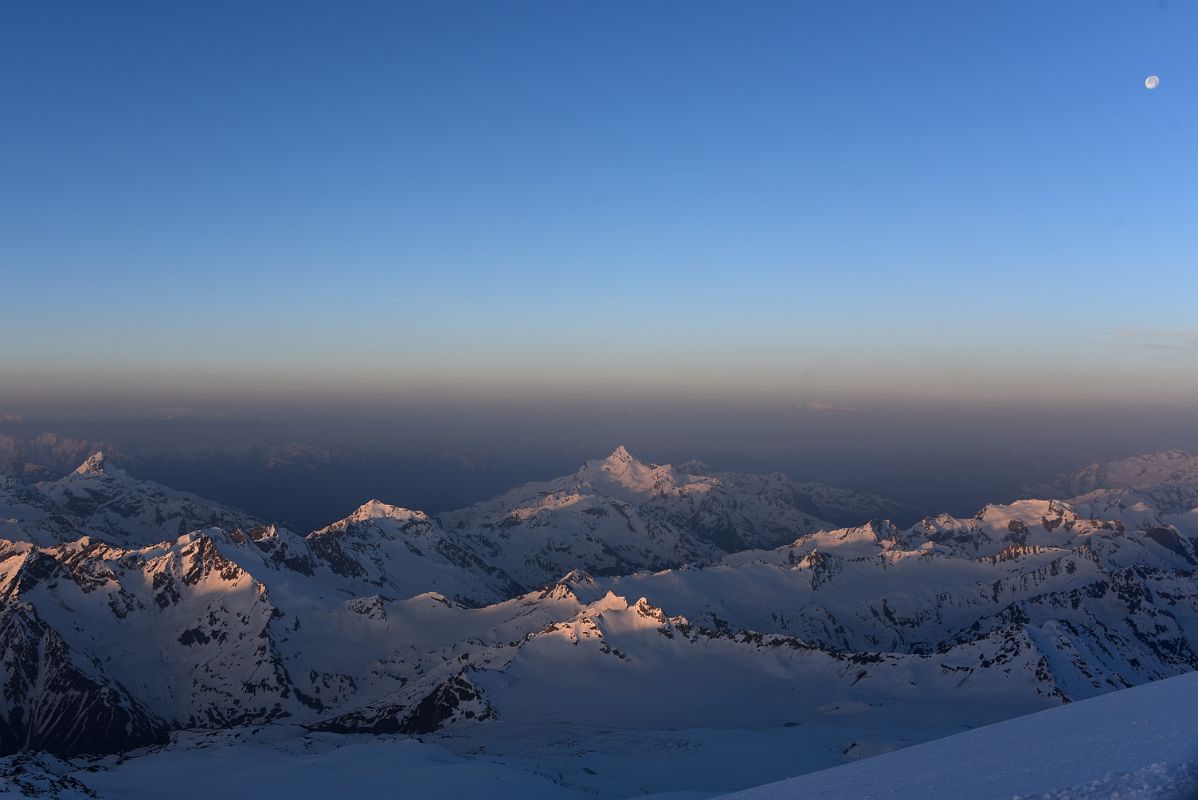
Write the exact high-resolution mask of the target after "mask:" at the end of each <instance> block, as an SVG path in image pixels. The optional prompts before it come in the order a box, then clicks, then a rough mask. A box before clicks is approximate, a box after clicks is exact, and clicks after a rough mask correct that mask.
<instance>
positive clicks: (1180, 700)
mask: <svg viewBox="0 0 1198 800" xmlns="http://www.w3.org/2000/svg"><path fill="white" fill-rule="evenodd" d="M1195 720H1198V674H1195V673H1191V674H1189V675H1183V676H1180V677H1177V678H1170V679H1168V680H1163V681H1158V682H1156V683H1151V684H1148V685H1145V686H1138V687H1136V688H1134V689H1125V690H1123V691H1119V692H1112V693H1111V694H1107V695H1104V696H1103V697H1096V698H1093V699H1090V700H1086V701H1084V702H1080V703H1074V704H1071V705H1068V706H1064V707H1061V708H1055V709H1052V710H1050V711H1042V712H1040V713H1038V714H1031V715H1028V716H1024V717H1019V718H1017V719H1013V720H1009V721H1007V722H1000V723H997V724H995V725H989V726H986V727H984V728H979V729H977V730H973V731H969V732H967V733H960V734H957V735H955V736H950V737H947V738H944V739H937V740H936V741H932V742H927V743H925V744H921V745H916V746H914V747H909V748H907V749H905V750H901V751H898V752H894V753H887V754H885V755H880V756H875V757H874V758H869V759H865V760H863V761H859V762H856V763H854V764H850V765H846V766H841V767H835V768H833V769H828V770H821V771H819V772H812V773H808V774H806V775H802V776H800V777H797V778H792V779H789V780H785V781H780V782H778V783H773V784H769V785H765V786H760V787H757V788H755V789H749V790H747V791H744V792H738V793H736V794H731V795H727V796H726V797H727V800H801V799H802V798H809V797H819V798H821V800H841V799H842V798H843V800H925V798H930V797H969V798H971V800H1012V799H1013V798H1026V799H1029V800H1030V798H1053V799H1056V798H1059V799H1060V800H1067V799H1068V800H1109V799H1110V798H1123V800H1132V799H1133V798H1135V799H1136V800H1148V799H1149V798H1152V800H1193V798H1195V797H1198V731H1196V730H1195V727H1194V721H1195Z"/></svg>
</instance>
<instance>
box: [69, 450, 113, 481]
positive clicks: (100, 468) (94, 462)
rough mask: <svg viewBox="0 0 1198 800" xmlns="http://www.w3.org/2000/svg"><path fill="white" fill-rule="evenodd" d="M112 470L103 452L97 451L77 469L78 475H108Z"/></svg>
mask: <svg viewBox="0 0 1198 800" xmlns="http://www.w3.org/2000/svg"><path fill="white" fill-rule="evenodd" d="M111 470H112V466H111V465H110V464H108V463H107V456H105V455H104V451H103V450H97V451H96V452H94V453H92V454H91V455H90V456H88V457H87V460H86V461H84V462H83V463H82V464H80V465H79V466H78V467H76V468H75V474H76V475H106V474H109V472H110V471H111Z"/></svg>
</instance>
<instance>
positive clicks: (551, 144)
mask: <svg viewBox="0 0 1198 800" xmlns="http://www.w3.org/2000/svg"><path fill="white" fill-rule="evenodd" d="M1196 42H1198V2H1192V1H1191V2H1180V1H1179V0H1157V1H1156V2H1153V1H1152V0H1149V1H1148V2H1093V0H1078V1H1077V2H1063V1H1062V2H1043V0H1027V1H1026V2H1014V1H1012V2H966V3H962V2H906V3H897V2H896V3H881V2H820V3H816V2H810V3H797V2H779V3H773V2H750V3H732V2H727V3H711V2H692V1H688V2H590V3H577V2H557V1H555V2H543V3H531V2H506V3H501V2H479V3H462V2H428V3H392V2H377V3H373V2H370V3H368V2H338V3H323V4H315V3H299V2H277V3H271V2H253V3H242V2H157V1H156V0H155V1H153V2H144V3H129V2H105V3H94V2H78V3H66V2H35V1H34V0H11V1H10V2H5V3H3V4H0V114H2V117H0V120H2V121H0V298H2V299H3V302H2V303H0V340H2V341H3V343H4V344H3V346H2V347H0V412H4V413H17V412H21V413H26V414H27V413H29V411H30V409H36V408H38V407H41V406H44V405H45V404H46V403H50V402H53V401H55V400H56V399H57V400H64V399H74V400H76V401H78V402H84V403H85V402H94V403H101V402H107V401H111V400H113V399H114V398H116V399H121V400H126V401H127V400H130V399H132V398H137V397H143V398H162V399H163V402H167V401H168V400H169V401H171V402H177V401H178V398H180V397H186V398H189V399H190V401H192V402H212V403H217V404H219V403H220V402H234V401H235V400H237V401H238V402H240V401H241V400H245V399H246V398H252V399H256V401H257V402H271V401H272V398H279V397H284V396H286V397H291V398H294V397H295V396H297V394H298V395H302V396H304V397H308V398H314V400H313V401H314V402H316V401H319V402H323V403H334V404H335V403H337V402H340V401H343V400H344V401H346V402H349V401H352V400H354V399H355V398H357V399H361V398H363V397H373V398H375V399H379V398H382V399H384V400H386V399H387V398H401V397H404V396H409V395H410V396H417V395H419V394H420V393H432V394H434V395H438V396H440V395H445V396H452V395H455V394H461V393H463V392H466V393H468V394H470V396H472V397H476V398H477V397H492V396H493V397H495V398H502V399H504V400H505V401H512V402H517V401H519V400H520V399H521V398H522V397H523V396H524V395H528V394H538V395H541V396H560V397H572V396H576V395H594V394H596V393H601V394H610V395H619V394H621V393H625V394H638V393H639V394H646V395H654V396H657V395H660V396H665V397H673V396H686V397H699V396H707V395H711V396H721V397H742V396H743V397H753V398H758V399H760V398H770V399H771V401H778V402H784V403H789V402H794V403H805V404H808V407H810V408H813V409H817V410H818V409H819V408H820V407H822V406H823V405H824V404H826V405H828V406H833V405H837V404H845V405H854V406H857V405H862V404H864V405H885V404H886V403H896V402H906V403H924V402H930V401H938V402H939V401H944V402H965V403H1020V402H1034V403H1037V404H1053V403H1065V404H1081V403H1086V404H1093V403H1099V404H1101V403H1118V404H1124V405H1142V406H1150V405H1159V404H1173V405H1186V404H1190V405H1193V404H1194V403H1196V402H1198V314H1196V313H1195V308H1196V307H1198V147H1196V146H1195V142H1198V45H1196V44H1195V43H1196ZM1149 74H1157V75H1159V76H1160V79H1161V83H1160V87H1159V88H1158V89H1156V90H1155V91H1148V90H1146V89H1145V88H1144V84H1143V81H1144V78H1145V77H1146V76H1147V75H1149ZM197 398H200V400H197ZM203 398H208V399H207V400H206V401H205V400H203ZM239 398H240V400H239ZM4 404H7V405H4ZM6 408H12V409H16V411H13V412H5V409H6Z"/></svg>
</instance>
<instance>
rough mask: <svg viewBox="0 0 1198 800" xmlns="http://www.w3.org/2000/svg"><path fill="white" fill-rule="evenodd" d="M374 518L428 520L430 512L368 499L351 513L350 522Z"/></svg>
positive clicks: (405, 520)
mask: <svg viewBox="0 0 1198 800" xmlns="http://www.w3.org/2000/svg"><path fill="white" fill-rule="evenodd" d="M372 519H396V520H402V521H404V522H407V521H409V520H428V514H425V513H424V512H423V511H416V510H414V509H410V508H404V507H403V506H393V505H391V504H390V503H384V502H383V501H381V500H367V501H366V502H365V503H363V504H362V505H360V506H358V508H357V510H355V511H354V513H352V514H350V515H349V518H348V521H350V522H366V521H367V520H372Z"/></svg>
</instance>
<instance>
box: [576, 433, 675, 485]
mask: <svg viewBox="0 0 1198 800" xmlns="http://www.w3.org/2000/svg"><path fill="white" fill-rule="evenodd" d="M673 473H674V468H673V467H671V466H669V465H668V464H667V465H661V466H659V465H657V464H650V463H649V462H647V461H641V460H640V459H638V458H636V457H635V456H633V455H632V454H631V453H629V452H628V450H627V449H626V448H625V447H624V446H623V445H620V446H619V447H617V448H616V449H615V450H613V451H612V453H611V455H609V456H608V457H607V458H604V459H600V460H597V461H588V462H587V463H586V464H584V465H583V467H582V469H580V470H579V471H578V472H577V473H575V476H574V477H575V479H576V480H577V481H578V482H579V483H581V484H582V485H584V486H588V487H592V488H597V489H602V490H606V491H609V492H610V491H611V490H613V489H616V490H623V491H617V492H616V493H617V494H623V493H625V492H631V493H633V494H643V493H649V492H653V491H655V490H660V489H662V488H663V487H664V486H666V485H667V484H668V485H673V484H676V483H678V480H676V479H674V476H673Z"/></svg>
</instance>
